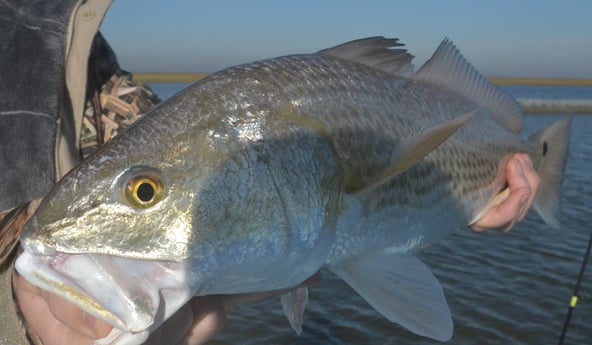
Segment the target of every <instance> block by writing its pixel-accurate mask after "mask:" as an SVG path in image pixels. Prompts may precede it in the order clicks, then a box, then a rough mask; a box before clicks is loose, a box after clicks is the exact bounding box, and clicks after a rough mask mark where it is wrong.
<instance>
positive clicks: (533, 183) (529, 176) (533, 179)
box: [517, 154, 541, 220]
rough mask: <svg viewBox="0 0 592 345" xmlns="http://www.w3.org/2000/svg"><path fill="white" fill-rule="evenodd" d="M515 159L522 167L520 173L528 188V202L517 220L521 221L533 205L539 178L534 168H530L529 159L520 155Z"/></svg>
mask: <svg viewBox="0 0 592 345" xmlns="http://www.w3.org/2000/svg"><path fill="white" fill-rule="evenodd" d="M517 158H518V160H519V162H520V165H521V167H522V172H523V174H524V178H525V179H526V181H527V184H528V186H529V188H530V193H529V196H528V201H527V202H526V204H525V205H524V207H523V210H522V212H521V214H520V217H519V219H518V220H522V219H524V217H525V216H526V213H528V210H529V209H530V207H531V206H532V204H533V203H534V200H535V198H536V195H537V191H538V190H539V187H540V185H541V178H540V177H539V175H538V174H537V172H536V171H535V170H534V167H533V166H532V162H531V160H530V157H528V155H526V154H520V155H519V156H518V157H517Z"/></svg>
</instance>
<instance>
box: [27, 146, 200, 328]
mask: <svg viewBox="0 0 592 345" xmlns="http://www.w3.org/2000/svg"><path fill="white" fill-rule="evenodd" d="M115 139H117V138H115ZM115 139H114V140H113V141H112V144H109V145H106V146H105V147H104V149H102V150H101V151H100V152H99V153H98V154H97V155H94V156H92V157H91V158H90V159H88V160H87V161H85V162H84V163H83V164H81V165H80V166H78V167H76V168H75V169H74V170H73V171H72V172H70V173H69V174H68V175H66V176H65V177H64V178H63V179H62V180H61V181H60V182H59V183H58V184H57V185H56V186H55V187H54V189H53V190H52V191H51V192H50V193H49V194H48V195H47V196H46V197H45V198H44V200H43V202H42V203H41V205H40V206H39V208H38V209H37V211H36V212H35V214H34V216H33V217H32V218H31V219H30V221H29V222H28V223H27V224H26V226H25V228H24V229H23V232H22V234H21V243H22V246H23V248H24V252H23V254H21V256H20V257H19V259H18V260H17V263H16V267H17V270H18V271H19V272H20V273H21V274H22V275H23V276H24V277H25V278H26V279H28V280H29V281H30V282H32V283H33V284H35V285H38V286H39V287H41V288H43V289H46V290H48V291H50V292H52V293H54V294H57V295H59V296H61V297H63V298H65V299H66V300H69V301H70V302H72V303H74V304H75V305H77V306H79V307H80V308H82V309H83V310H85V311H87V312H88V313H90V314H92V315H94V316H96V317H98V318H99V319H101V320H103V321H106V322H107V323H109V324H111V325H113V326H115V327H117V328H119V329H121V330H123V331H126V332H134V333H135V332H140V333H143V334H144V335H145V336H147V334H149V332H150V331H151V330H152V329H154V328H155V327H157V326H158V325H159V324H161V323H162V322H164V320H166V318H168V317H169V316H170V315H172V314H173V313H174V312H175V311H176V310H177V309H178V308H180V306H182V305H183V304H184V303H185V302H186V301H187V300H188V299H190V298H191V296H193V292H194V291H193V290H194V289H193V286H191V284H190V281H189V278H188V277H189V273H188V272H189V271H190V268H189V266H190V265H189V264H188V263H189V262H191V260H189V257H190V255H191V254H190V249H191V246H190V243H191V242H192V240H193V236H194V235H193V225H194V224H193V223H194V222H193V214H192V200H191V194H192V193H193V191H192V190H190V189H187V188H185V183H186V182H187V179H185V178H184V176H185V175H187V174H180V173H179V170H180V167H179V166H175V163H178V162H175V160H176V159H178V158H179V155H180V153H179V152H177V151H175V150H176V146H175V145H173V146H172V147H170V146H168V147H167V151H169V152H168V154H167V155H162V152H159V151H158V150H162V149H161V148H159V147H158V145H155V144H152V143H150V141H147V142H146V143H145V146H144V147H143V148H144V149H145V150H146V151H145V150H142V149H138V150H137V152H136V154H133V153H132V154H129V151H127V149H126V147H129V146H128V145H129V142H127V141H126V140H115ZM137 147H141V146H137ZM171 149H172V151H171ZM173 151H174V152H173ZM146 152H149V153H146ZM156 157H159V158H158V159H157V158H156Z"/></svg>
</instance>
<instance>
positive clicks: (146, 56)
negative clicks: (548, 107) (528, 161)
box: [101, 0, 592, 78]
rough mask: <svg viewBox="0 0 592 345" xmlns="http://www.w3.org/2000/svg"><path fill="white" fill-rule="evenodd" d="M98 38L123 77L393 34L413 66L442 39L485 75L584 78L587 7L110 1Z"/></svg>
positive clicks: (519, 2)
mask: <svg viewBox="0 0 592 345" xmlns="http://www.w3.org/2000/svg"><path fill="white" fill-rule="evenodd" d="M101 31H102V32H103V34H104V35H105V37H106V38H107V41H108V42H109V43H110V44H111V46H112V47H113V49H114V50H115V52H116V53H117V55H118V58H119V62H120V64H121V66H122V67H123V68H124V69H126V70H129V71H131V72H196V73H198V72H206V73H210V72H214V71H217V70H220V69H222V68H225V67H229V66H232V65H237V64H240V63H245V62H249V61H254V60H260V59H265V58H271V57H276V56H281V55H289V54H299V53H312V52H315V51H318V50H320V49H324V48H328V47H331V46H334V45H337V44H340V43H343V42H346V41H350V40H354V39H358V38H363V37H368V36H386V37H397V38H399V39H400V40H401V42H403V43H405V44H406V49H408V50H409V52H410V53H412V54H413V55H415V56H416V58H415V59H414V64H415V66H416V69H417V68H419V66H421V64H423V63H424V62H425V61H426V60H427V59H428V58H429V57H430V56H431V54H432V53H433V51H434V50H435V49H436V47H437V46H438V44H439V43H440V42H441V41H442V39H444V38H445V37H448V38H450V39H451V40H452V41H453V42H454V43H455V44H456V46H457V47H458V48H459V49H460V51H461V52H462V53H463V55H464V56H465V57H466V58H467V60H469V61H470V62H471V63H472V64H473V65H474V66H475V67H476V68H477V69H478V70H479V71H481V72H482V73H483V74H484V75H486V76H490V77H546V78H592V1H589V0H563V1H559V0H557V1H547V0H496V1H485V0H484V1H479V0H449V1H444V0H442V1H427V0H426V1H422V0H408V1H396V0H390V1H387V0H385V1H378V0H375V1H372V0H366V1H353V0H338V1H336V0H326V1H322V0H316V1H309V0H298V1H294V0H291V1H281V0H275V1H272V0H267V1H264V0H260V1H256V0H253V1H247V0H245V1H239V0H236V1H230V0H209V1H200V0H194V1H192V0H184V1H183V0H160V1H146V0H114V2H113V5H112V6H111V8H110V10H109V12H108V13H107V15H106V17H105V19H104V21H103V24H102V26H101Z"/></svg>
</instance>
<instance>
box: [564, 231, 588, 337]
mask: <svg viewBox="0 0 592 345" xmlns="http://www.w3.org/2000/svg"><path fill="white" fill-rule="evenodd" d="M591 247H592V234H590V240H589V241H588V248H587V249H586V254H584V261H583V262H582V268H581V269H580V274H579V275H578V281H577V283H576V286H575V288H574V293H573V296H572V297H571V301H570V302H569V309H568V310H567V316H566V317H565V323H564V324H563V331H561V337H560V338H559V345H562V344H563V339H564V338H565V334H566V333H567V327H568V326H569V321H570V320H571V313H572V311H573V310H574V309H575V307H576V305H577V304H578V299H579V298H580V287H581V285H582V280H583V278H584V271H585V270H586V264H588V258H589V257H590V248H591Z"/></svg>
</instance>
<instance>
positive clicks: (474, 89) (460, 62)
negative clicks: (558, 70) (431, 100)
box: [413, 39, 522, 134]
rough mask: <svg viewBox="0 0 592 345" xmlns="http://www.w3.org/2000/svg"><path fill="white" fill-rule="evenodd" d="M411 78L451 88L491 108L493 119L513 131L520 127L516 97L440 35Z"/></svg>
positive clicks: (519, 113)
mask: <svg viewBox="0 0 592 345" xmlns="http://www.w3.org/2000/svg"><path fill="white" fill-rule="evenodd" d="M413 79H416V80H422V81H426V82H429V83H431V84H434V85H439V86H441V87H445V88H447V89H450V90H454V91H456V92H458V93H460V94H462V95H464V96H466V97H469V98H471V99H472V100H473V101H475V102H477V104H479V105H480V106H482V107H484V108H486V109H487V110H489V111H490V112H491V114H492V115H493V117H494V119H495V121H496V122H497V123H499V124H500V125H501V126H503V127H505V128H507V129H508V130H510V131H511V132H512V133H514V134H519V133H520V132H521V130H522V109H521V108H520V105H519V104H518V102H516V100H514V99H513V98H512V97H510V96H508V95H506V94H505V93H503V92H502V91H501V90H500V89H499V88H497V87H496V86H494V85H493V84H491V83H490V82H489V81H487V79H485V78H484V77H483V76H482V75H481V74H480V73H479V72H478V71H477V70H476V69H475V68H474V67H473V66H472V65H471V64H470V63H469V62H468V61H467V60H465V58H464V57H463V56H462V55H461V53H460V52H459V51H458V49H457V48H456V47H455V46H454V44H453V43H452V42H451V41H449V40H448V39H444V41H442V43H441V44H440V46H439V47H438V49H436V52H435V53H434V55H433V56H432V57H431V58H430V59H429V60H428V61H427V62H426V63H425V64H424V65H423V66H421V68H420V69H419V71H417V73H416V74H415V75H414V77H413Z"/></svg>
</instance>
